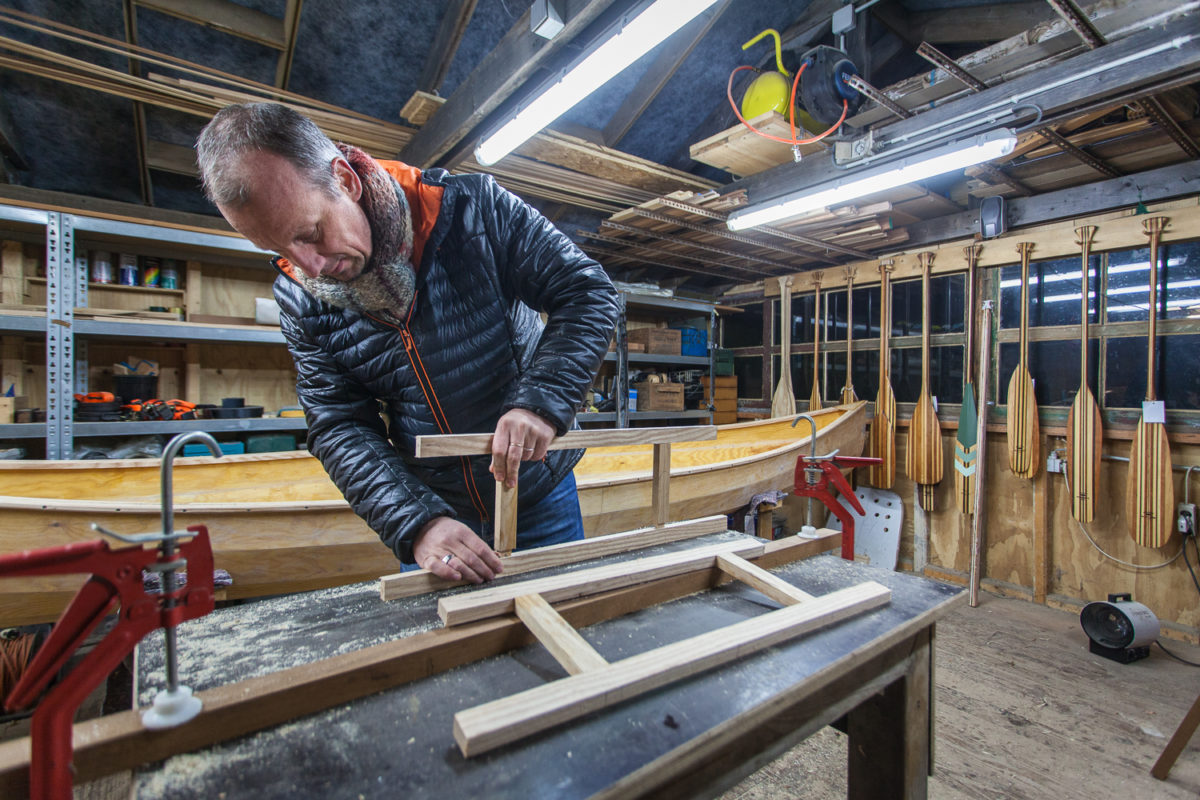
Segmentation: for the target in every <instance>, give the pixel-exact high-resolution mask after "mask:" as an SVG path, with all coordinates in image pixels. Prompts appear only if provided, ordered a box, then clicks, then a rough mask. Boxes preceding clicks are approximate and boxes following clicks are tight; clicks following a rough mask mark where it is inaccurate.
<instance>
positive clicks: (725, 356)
mask: <svg viewBox="0 0 1200 800" xmlns="http://www.w3.org/2000/svg"><path fill="white" fill-rule="evenodd" d="M713 355H714V356H715V361H716V373H717V374H718V375H732V374H733V351H732V350H721V349H720V348H718V349H716V350H714V351H713Z"/></svg>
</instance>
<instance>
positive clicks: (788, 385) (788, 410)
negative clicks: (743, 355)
mask: <svg viewBox="0 0 1200 800" xmlns="http://www.w3.org/2000/svg"><path fill="white" fill-rule="evenodd" d="M771 416H772V417H794V416H796V394H795V392H793V391H792V278H791V276H790V275H788V276H784V277H782V278H780V279H779V382H778V383H777V384H776V385H775V394H774V395H773V396H772V397H771Z"/></svg>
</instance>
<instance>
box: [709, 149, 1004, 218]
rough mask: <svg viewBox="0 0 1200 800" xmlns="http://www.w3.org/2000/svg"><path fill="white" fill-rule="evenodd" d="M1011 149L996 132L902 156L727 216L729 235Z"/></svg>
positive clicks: (945, 170)
mask: <svg viewBox="0 0 1200 800" xmlns="http://www.w3.org/2000/svg"><path fill="white" fill-rule="evenodd" d="M1016 144H1017V135H1016V134H1015V133H1013V132H1012V131H1011V130H1008V129H1006V128H1000V129H998V130H994V131H990V132H989V133H983V134H980V135H978V136H975V137H972V138H970V139H965V140H963V141H959V142H954V143H952V144H948V145H943V146H942V147H938V148H935V149H933V150H930V151H928V152H926V153H919V154H917V155H911V156H906V157H905V158H901V159H899V160H897V161H893V162H891V163H889V164H884V165H882V166H879V167H871V168H868V169H862V170H854V169H850V170H847V173H846V175H845V177H841V178H838V179H837V180H834V181H830V182H828V183H823V184H820V185H817V186H814V187H812V188H809V189H803V190H801V191H798V192H792V193H791V194H787V195H784V196H783V197H780V198H778V199H775V200H770V201H768V202H765V203H760V204H758V205H754V206H749V207H747V208H743V209H741V210H739V211H735V212H734V213H732V214H730V215H729V219H728V221H727V222H726V224H727V225H728V226H729V229H730V230H734V231H740V230H744V229H745V228H753V227H756V226H759V225H768V224H770V223H772V222H775V221H777V220H781V219H787V218H788V217H796V216H799V215H800V214H804V213H806V212H808V211H816V210H818V209H823V208H826V207H828V206H831V205H836V204H838V203H847V202H849V201H851V200H855V199H857V198H859V197H866V196H867V195H869V194H875V193H876V192H882V191H886V190H888V189H895V188H896V187H897V186H904V185H905V184H908V183H913V182H914V181H919V180H924V179H925V178H932V177H934V176H935V175H943V174H945V173H947V172H953V171H954V170H956V169H962V168H963V167H969V166H972V165H974V164H982V163H983V162H985V161H991V160H992V159H993V158H999V157H1000V156H1004V155H1008V154H1009V153H1011V152H1012V151H1013V148H1014V147H1016Z"/></svg>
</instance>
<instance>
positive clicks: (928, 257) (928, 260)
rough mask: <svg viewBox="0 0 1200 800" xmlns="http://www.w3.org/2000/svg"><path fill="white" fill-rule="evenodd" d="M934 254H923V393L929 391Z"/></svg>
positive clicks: (921, 258) (921, 256) (920, 257)
mask: <svg viewBox="0 0 1200 800" xmlns="http://www.w3.org/2000/svg"><path fill="white" fill-rule="evenodd" d="M933 256H934V254H933V253H930V252H928V251H926V252H924V253H921V254H920V255H918V256H917V259H918V260H919V261H920V262H921V391H922V392H928V391H929V272H930V269H931V268H932V266H933Z"/></svg>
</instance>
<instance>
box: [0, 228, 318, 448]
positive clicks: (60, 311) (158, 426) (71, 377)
mask: <svg viewBox="0 0 1200 800" xmlns="http://www.w3.org/2000/svg"><path fill="white" fill-rule="evenodd" d="M0 221H6V222H13V223H18V224H19V225H34V226H38V227H40V228H41V229H42V230H43V233H44V236H45V241H46V279H45V280H46V311H45V314H37V315H35V314H22V313H12V312H9V313H5V312H0V332H2V333H12V334H26V335H28V334H37V335H40V336H44V337H45V341H46V421H45V422H34V423H12V424H0V439H45V442H46V457H47V458H51V459H61V458H69V457H70V454H71V450H72V444H73V440H74V438H75V437H76V436H130V435H138V434H160V433H161V434H169V433H180V432H183V431H189V430H197V429H199V430H205V431H209V432H214V433H220V432H243V431H247V432H248V431H291V430H304V428H305V421H304V419H303V418H302V417H293V418H274V417H266V418H246V419H214V420H189V421H182V420H181V421H173V420H172V421H160V422H76V421H75V420H73V419H72V395H73V394H74V393H76V392H86V391H87V373H88V370H87V366H88V365H87V339H89V338H134V339H154V340H159V341H186V342H232V343H238V344H265V345H277V344H283V343H284V338H283V334H282V333H280V332H279V331H278V330H273V329H258V328H251V327H248V326H224V325H207V324H198V323H188V322H170V321H155V320H122V319H85V318H76V317H75V314H74V309H75V308H76V307H86V306H87V292H88V282H87V278H88V274H87V263H86V259H84V258H82V257H81V258H76V254H75V240H76V236H77V235H78V234H80V233H86V234H89V235H90V236H92V237H96V238H98V239H99V240H101V241H110V240H111V241H122V240H142V241H149V242H154V243H155V244H156V245H164V244H165V245H168V246H169V247H176V248H180V249H181V250H191V251H194V250H196V249H199V250H201V251H203V252H204V253H205V254H208V255H217V256H224V257H230V258H236V259H241V260H245V259H246V258H247V257H252V256H257V255H262V256H264V257H265V256H269V255H270V254H269V253H267V252H265V251H263V250H259V249H258V248H256V247H254V245H252V244H250V243H249V242H247V241H246V240H245V239H242V238H240V237H238V236H233V235H226V234H221V233H205V232H203V231H194V230H183V229H179V228H170V227H162V226H158V225H153V224H144V223H136V222H123V221H119V220H111V219H102V218H96V217H88V216H83V215H78V214H65V213H61V212H57V211H42V210H39V209H30V208H23V207H20V206H9V205H3V204H0Z"/></svg>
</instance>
